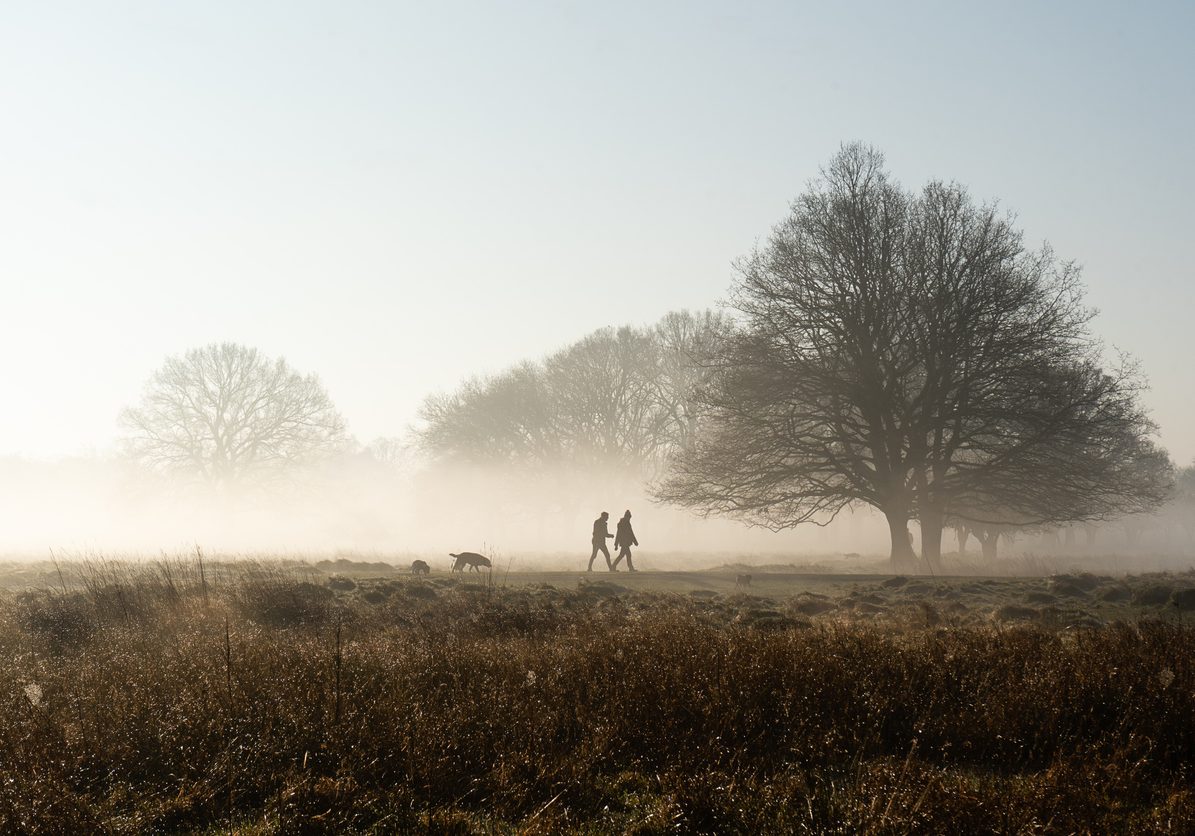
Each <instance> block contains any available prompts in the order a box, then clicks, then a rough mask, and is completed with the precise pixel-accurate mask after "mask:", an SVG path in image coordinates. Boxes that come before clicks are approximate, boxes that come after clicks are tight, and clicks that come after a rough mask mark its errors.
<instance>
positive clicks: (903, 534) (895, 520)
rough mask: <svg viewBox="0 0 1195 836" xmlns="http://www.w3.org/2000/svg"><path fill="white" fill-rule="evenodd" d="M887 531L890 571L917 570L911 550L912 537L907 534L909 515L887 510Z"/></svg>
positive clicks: (904, 571) (903, 572)
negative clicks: (889, 549) (890, 542)
mask: <svg viewBox="0 0 1195 836" xmlns="http://www.w3.org/2000/svg"><path fill="white" fill-rule="evenodd" d="M885 516H886V517H887V518H888V531H889V533H890V534H891V536H892V555H891V558H890V560H891V562H892V571H893V572H895V573H897V574H905V573H909V572H916V571H917V554H916V553H915V552H914V551H913V537H912V535H911V534H909V516H908V514H901V513H899V512H887V513H886V514H885Z"/></svg>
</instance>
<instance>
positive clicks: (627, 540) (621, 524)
mask: <svg viewBox="0 0 1195 836" xmlns="http://www.w3.org/2000/svg"><path fill="white" fill-rule="evenodd" d="M616 530H617V532H618V533H617V534H615V535H614V548H616V549H618V557H616V558H614V565H613V566H612V567H611V568H610V571H611V572H617V571H618V564H619V563H621V562H622V559H623V558H624V557H625V558H626V559H627V570H628V571H630V572H635V571H638V570H636V569H635V564H634V563H633V562H632V561H631V546H637V545H639V541H638V540H636V539H635V531H634V529H632V528H631V512H630V511H629V510H628V511H627V512H626V513H625V514H623V515H622V519H621V520H619V521H618V528H617V529H616Z"/></svg>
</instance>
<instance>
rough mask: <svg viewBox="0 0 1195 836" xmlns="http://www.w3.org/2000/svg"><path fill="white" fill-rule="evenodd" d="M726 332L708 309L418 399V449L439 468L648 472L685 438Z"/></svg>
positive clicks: (587, 340)
mask: <svg viewBox="0 0 1195 836" xmlns="http://www.w3.org/2000/svg"><path fill="white" fill-rule="evenodd" d="M729 332H730V323H729V320H727V318H726V317H724V316H722V315H720V314H717V313H713V312H709V311H705V312H701V313H691V312H688V311H681V312H674V313H670V314H668V315H667V316H665V317H664V318H663V319H662V320H661V321H660V322H659V323H657V324H656V325H654V326H652V327H648V328H633V327H623V328H617V329H615V328H603V329H601V330H599V331H595V332H593V333H592V334H589V335H588V336H586V337H584V338H582V339H580V340H578V341H577V342H576V343H573V344H572V345H570V346H567V347H566V348H563V349H561V350H560V351H557V352H555V353H553V354H551V355H549V356H548V357H546V358H545V359H543V360H542V361H539V362H526V363H523V364H521V365H519V366H516V367H514V368H511V369H508V370H507V371H505V372H502V373H501V374H498V375H495V376H493V377H490V378H486V379H474V380H470V381H468V382H467V383H465V384H464V385H462V386H461V387H460V388H458V389H457V390H456V391H455V392H452V393H450V394H447V395H439V396H434V397H431V398H428V399H427V400H426V401H425V403H424V405H423V408H422V410H421V418H422V420H423V422H424V426H423V428H422V430H421V432H420V441H421V443H422V446H423V448H424V449H425V450H426V451H427V452H429V453H430V454H432V455H433V456H435V457H437V458H440V459H441V460H449V461H459V462H467V463H471V464H497V463H501V464H513V465H519V466H524V467H529V468H532V469H534V468H536V467H540V466H547V465H557V464H568V465H576V466H580V467H593V466H609V467H612V468H623V469H626V470H627V471H628V472H630V473H633V474H635V475H636V476H638V477H642V476H645V475H651V474H654V473H656V472H657V471H658V469H659V467H660V466H661V464H662V462H663V461H664V460H665V458H666V457H667V455H668V454H669V453H671V452H672V451H674V450H676V449H678V448H680V447H683V446H684V445H685V444H686V443H688V441H689V439H690V438H691V437H692V435H693V433H694V430H695V427H696V426H697V423H698V421H699V419H700V414H699V409H700V407H699V405H698V402H697V400H696V398H695V392H696V389H697V388H698V387H699V386H700V384H701V382H702V381H703V380H704V376H705V374H706V371H705V369H704V367H703V363H705V362H707V361H708V358H709V357H710V356H712V355H714V354H716V353H717V351H718V350H719V346H720V344H721V341H722V340H723V339H724V338H725V336H726V335H727V334H728V333H729Z"/></svg>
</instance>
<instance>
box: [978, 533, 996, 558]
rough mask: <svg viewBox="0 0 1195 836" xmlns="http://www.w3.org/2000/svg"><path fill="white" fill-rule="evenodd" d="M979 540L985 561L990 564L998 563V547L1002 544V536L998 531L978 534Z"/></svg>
mask: <svg viewBox="0 0 1195 836" xmlns="http://www.w3.org/2000/svg"><path fill="white" fill-rule="evenodd" d="M975 536H976V537H977V538H978V539H979V545H980V547H981V548H982V549H983V559H984V560H985V561H986V562H988V563H994V562H995V561H996V547H997V546H998V545H999V544H1000V534H999V532H996V531H984V532H983V533H982V534H979V533H976V535H975Z"/></svg>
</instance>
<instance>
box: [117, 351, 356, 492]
mask: <svg viewBox="0 0 1195 836" xmlns="http://www.w3.org/2000/svg"><path fill="white" fill-rule="evenodd" d="M121 424H122V425H123V427H124V429H125V431H126V436H125V438H124V445H125V448H126V450H127V451H128V453H129V454H131V455H132V456H133V457H134V458H136V459H137V460H139V461H140V462H142V463H143V464H145V465H147V466H149V467H152V468H155V469H159V470H163V471H168V472H172V473H177V474H182V475H186V476H191V477H194V478H196V479H199V480H202V481H204V482H207V483H210V484H213V485H221V486H225V485H231V484H234V483H239V482H245V481H248V480H263V479H270V478H274V477H277V476H279V475H281V474H283V473H285V472H286V471H287V470H288V469H289V468H292V467H294V466H296V465H300V464H304V463H309V462H312V461H314V460H316V459H319V458H322V457H324V456H326V455H328V454H330V453H333V452H335V451H336V450H338V449H340V448H341V446H342V445H343V444H344V442H345V432H344V423H343V421H342V420H341V418H340V415H339V414H338V413H337V411H336V409H335V408H334V407H333V405H332V401H331V400H330V399H329V398H328V394H327V392H325V391H324V387H323V385H322V384H321V383H320V381H319V379H318V378H317V377H315V376H314V375H307V376H304V375H301V374H299V373H298V372H296V371H294V370H293V369H292V368H291V367H290V366H289V365H288V364H287V362H286V361H285V360H283V359H282V358H278V359H276V360H273V359H270V358H268V357H266V356H264V355H262V354H261V353H260V352H258V351H257V349H254V348H248V347H246V346H243V345H237V344H235V343H220V344H212V345H208V346H204V347H203V348H196V349H192V350H191V351H188V352H187V353H186V354H183V355H181V356H176V357H170V358H168V359H167V360H166V362H165V363H164V364H163V365H162V367H161V368H160V369H158V370H157V371H156V372H154V375H153V377H151V378H150V380H149V382H148V383H147V384H146V386H145V391H144V394H143V395H142V398H141V403H140V404H139V405H138V406H137V407H135V408H131V409H127V410H125V411H124V412H123V413H122V414H121Z"/></svg>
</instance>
